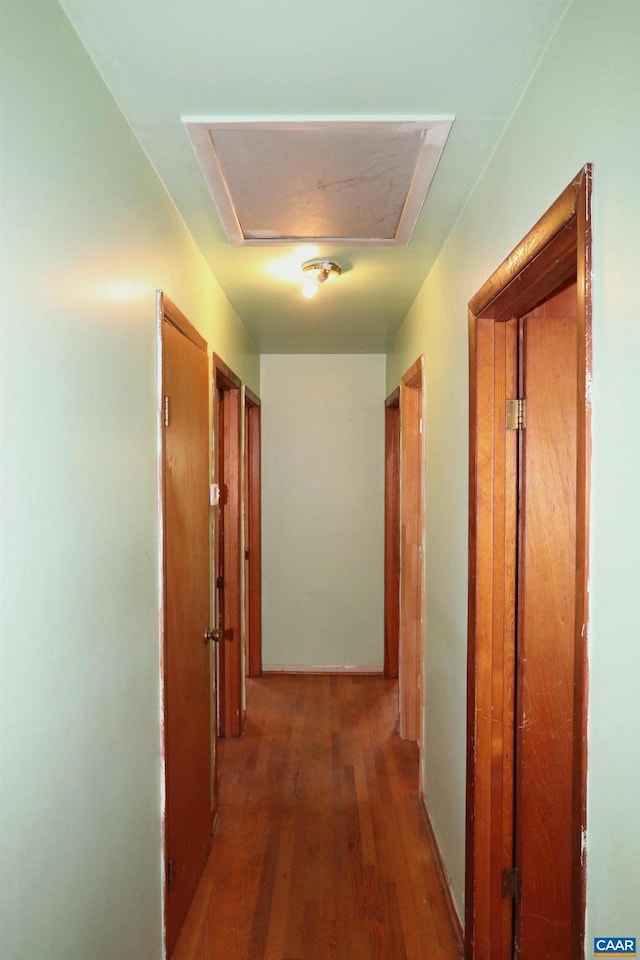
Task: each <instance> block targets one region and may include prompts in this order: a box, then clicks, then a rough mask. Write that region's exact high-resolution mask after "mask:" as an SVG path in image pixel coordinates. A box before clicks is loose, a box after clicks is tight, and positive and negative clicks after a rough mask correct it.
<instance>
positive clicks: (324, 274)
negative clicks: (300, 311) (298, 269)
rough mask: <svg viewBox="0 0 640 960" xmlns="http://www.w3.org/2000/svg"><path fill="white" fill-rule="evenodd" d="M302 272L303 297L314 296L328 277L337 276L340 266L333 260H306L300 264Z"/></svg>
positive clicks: (340, 270)
mask: <svg viewBox="0 0 640 960" xmlns="http://www.w3.org/2000/svg"><path fill="white" fill-rule="evenodd" d="M302 272H303V274H304V275H305V279H304V282H303V284H302V293H303V295H304V296H305V297H307V298H311V297H315V295H316V293H317V292H318V290H319V289H320V287H321V286H322V284H323V283H326V281H327V280H328V279H329V277H339V276H340V274H341V273H342V268H341V267H340V266H338V264H337V263H335V261H333V260H307V262H306V263H303V264H302Z"/></svg>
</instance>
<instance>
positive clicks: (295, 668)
mask: <svg viewBox="0 0 640 960" xmlns="http://www.w3.org/2000/svg"><path fill="white" fill-rule="evenodd" d="M262 672H263V673H350V674H355V675H359V674H361V675H363V676H374V677H381V676H382V667H372V666H369V665H365V666H351V665H349V666H340V667H338V666H309V665H307V664H300V663H276V664H273V663H265V664H263V666H262Z"/></svg>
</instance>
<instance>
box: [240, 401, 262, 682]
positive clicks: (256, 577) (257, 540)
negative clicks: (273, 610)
mask: <svg viewBox="0 0 640 960" xmlns="http://www.w3.org/2000/svg"><path fill="white" fill-rule="evenodd" d="M244 422H245V428H244V451H245V453H244V456H245V516H244V531H245V542H244V546H245V574H244V584H245V634H246V665H245V673H246V675H247V676H248V677H260V676H261V675H262V545H261V492H260V486H261V484H260V457H261V435H260V422H261V413H260V399H259V398H258V397H257V396H256V395H255V393H253V392H252V391H251V390H249V388H248V387H245V388H244Z"/></svg>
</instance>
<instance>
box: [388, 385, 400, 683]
mask: <svg viewBox="0 0 640 960" xmlns="http://www.w3.org/2000/svg"><path fill="white" fill-rule="evenodd" d="M384 407H385V409H384V675H385V677H388V678H389V679H395V678H397V676H398V648H399V640H400V387H396V389H395V390H394V391H393V393H391V394H390V395H389V396H388V397H387V399H386V400H385V405H384Z"/></svg>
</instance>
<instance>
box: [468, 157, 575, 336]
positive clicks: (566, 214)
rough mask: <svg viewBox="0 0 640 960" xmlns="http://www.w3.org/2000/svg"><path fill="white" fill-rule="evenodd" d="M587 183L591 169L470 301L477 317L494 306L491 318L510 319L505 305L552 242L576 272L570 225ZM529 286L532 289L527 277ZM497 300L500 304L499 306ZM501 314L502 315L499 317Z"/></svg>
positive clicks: (564, 192)
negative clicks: (555, 242) (566, 229)
mask: <svg viewBox="0 0 640 960" xmlns="http://www.w3.org/2000/svg"><path fill="white" fill-rule="evenodd" d="M586 180H589V181H590V180H591V172H590V167H588V166H587V167H585V168H584V169H583V170H581V171H580V173H579V174H578V175H577V176H576V177H575V178H574V179H573V180H572V181H571V183H570V184H569V185H568V187H567V188H566V189H565V190H564V191H563V192H562V193H561V194H560V196H559V197H558V199H557V200H556V201H555V203H554V204H553V205H552V206H551V207H550V208H549V209H548V210H547V212H546V213H545V214H544V215H543V216H542V217H540V219H539V220H538V222H537V223H536V224H535V225H534V226H533V227H532V228H531V230H530V231H529V233H528V234H527V236H526V237H525V238H524V239H523V240H522V241H521V242H520V243H519V244H518V245H517V247H515V249H514V250H512V251H511V253H510V254H509V256H508V257H506V258H505V259H504V260H503V261H502V263H501V264H500V266H499V267H498V268H497V269H496V270H495V271H494V273H493V274H492V275H491V276H490V277H489V279H488V280H487V281H486V283H484V284H483V285H482V286H481V287H480V289H479V290H478V292H477V293H476V294H475V296H473V297H472V298H471V300H470V301H469V310H470V312H471V313H472V314H473V315H474V316H475V317H482V316H485V315H486V311H487V310H488V308H489V307H491V317H492V318H493V319H500V320H504V319H507V316H505V315H504V314H505V310H504V306H505V304H506V303H507V302H508V301H509V300H511V299H512V298H515V297H517V292H516V291H517V290H518V288H520V287H522V286H523V285H524V282H525V278H527V274H526V271H527V270H528V269H529V268H530V267H532V266H533V265H534V263H535V261H536V259H537V258H538V257H539V256H540V255H541V254H542V253H543V252H544V250H545V248H546V247H548V245H549V244H550V243H551V242H552V241H557V242H558V243H559V247H558V252H559V255H560V257H561V258H562V257H563V255H564V257H565V259H566V260H567V262H568V261H569V260H572V265H573V268H574V269H575V256H573V258H572V256H571V252H572V251H573V254H575V249H576V245H575V225H574V226H573V228H571V224H572V221H574V220H575V218H576V214H577V211H578V207H579V206H580V197H581V194H582V192H583V191H584V184H585V181H586ZM566 227H569V228H570V229H569V235H568V236H565V237H563V233H564V231H565V228H566ZM571 233H573V240H572V239H571ZM560 282H562V281H558V280H557V281H556V282H555V283H554V284H553V286H551V287H549V288H548V289H546V290H544V292H542V297H544V296H546V294H547V293H549V292H550V291H551V290H553V289H555V287H557V286H558V285H559V283H560ZM512 284H515V288H514V289H512ZM527 285H529V286H531V283H530V282H529V280H528V278H527ZM544 287H545V284H544V283H541V284H540V288H542V289H544ZM538 292H539V291H538ZM496 301H498V302H497V303H496ZM529 301H530V297H528V296H527V297H526V298H525V303H529V307H528V309H531V308H532V306H535V304H533V305H531V304H530V302H529ZM507 313H508V309H507ZM498 314H500V315H499V316H498ZM509 316H512V317H513V316H516V313H515V312H511V313H510V314H509Z"/></svg>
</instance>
